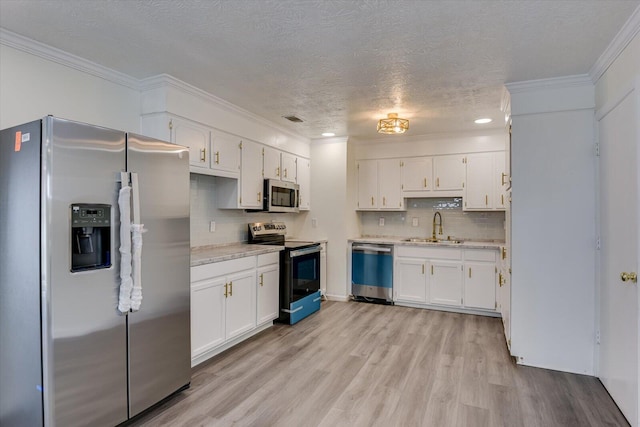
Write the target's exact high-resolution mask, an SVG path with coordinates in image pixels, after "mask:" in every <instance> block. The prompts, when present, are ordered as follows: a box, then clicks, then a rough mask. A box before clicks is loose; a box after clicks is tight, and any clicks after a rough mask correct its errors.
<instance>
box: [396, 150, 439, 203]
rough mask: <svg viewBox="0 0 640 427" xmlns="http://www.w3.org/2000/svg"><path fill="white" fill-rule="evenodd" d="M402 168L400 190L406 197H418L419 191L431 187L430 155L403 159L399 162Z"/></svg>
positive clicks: (431, 168) (431, 163)
mask: <svg viewBox="0 0 640 427" xmlns="http://www.w3.org/2000/svg"><path fill="white" fill-rule="evenodd" d="M400 166H401V169H402V191H403V192H404V193H415V195H414V194H405V196H406V197H420V194H419V193H420V192H425V191H431V190H432V189H433V159H432V158H431V157H416V158H413V159H403V160H402V161H401V163H400Z"/></svg>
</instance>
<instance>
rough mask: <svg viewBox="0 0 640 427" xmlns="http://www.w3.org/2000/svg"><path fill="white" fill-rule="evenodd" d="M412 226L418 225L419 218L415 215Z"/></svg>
mask: <svg viewBox="0 0 640 427" xmlns="http://www.w3.org/2000/svg"><path fill="white" fill-rule="evenodd" d="M411 226H413V227H417V226H418V218H416V217H413V218H412V219H411Z"/></svg>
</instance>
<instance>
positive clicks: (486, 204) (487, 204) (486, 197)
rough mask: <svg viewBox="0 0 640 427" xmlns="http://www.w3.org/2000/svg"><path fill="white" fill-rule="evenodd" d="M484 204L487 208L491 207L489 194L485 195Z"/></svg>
mask: <svg viewBox="0 0 640 427" xmlns="http://www.w3.org/2000/svg"><path fill="white" fill-rule="evenodd" d="M484 204H485V206H489V195H487V194H485V195H484Z"/></svg>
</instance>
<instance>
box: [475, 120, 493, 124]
mask: <svg viewBox="0 0 640 427" xmlns="http://www.w3.org/2000/svg"><path fill="white" fill-rule="evenodd" d="M492 121H493V120H491V119H490V118H483V119H476V120H475V122H474V123H476V124H479V125H484V124H486V123H491V122H492Z"/></svg>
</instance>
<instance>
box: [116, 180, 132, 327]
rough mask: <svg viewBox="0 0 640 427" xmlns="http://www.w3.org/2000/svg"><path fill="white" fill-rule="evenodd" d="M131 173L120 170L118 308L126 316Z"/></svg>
mask: <svg viewBox="0 0 640 427" xmlns="http://www.w3.org/2000/svg"><path fill="white" fill-rule="evenodd" d="M129 184H130V183H129V174H128V173H127V172H120V191H119V193H118V207H119V209H120V230H119V231H120V248H119V252H120V289H119V294H118V310H119V311H120V313H122V314H124V315H125V316H126V315H128V314H129V311H130V310H131V290H132V288H133V279H132V277H131V268H132V267H131V186H130V185H129Z"/></svg>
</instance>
